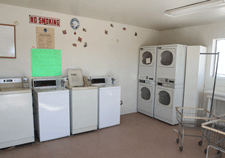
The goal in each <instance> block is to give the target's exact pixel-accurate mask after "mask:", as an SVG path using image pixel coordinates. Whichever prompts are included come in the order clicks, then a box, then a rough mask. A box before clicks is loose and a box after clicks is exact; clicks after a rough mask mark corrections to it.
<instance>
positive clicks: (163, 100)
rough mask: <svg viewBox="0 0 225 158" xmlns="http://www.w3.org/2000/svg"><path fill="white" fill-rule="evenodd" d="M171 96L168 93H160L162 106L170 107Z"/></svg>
mask: <svg viewBox="0 0 225 158" xmlns="http://www.w3.org/2000/svg"><path fill="white" fill-rule="evenodd" d="M170 100H171V97H170V94H169V93H168V92H166V91H160V92H159V103H161V104H162V105H165V106H169V105H170Z"/></svg>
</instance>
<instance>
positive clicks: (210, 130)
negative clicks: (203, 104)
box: [202, 119, 225, 158]
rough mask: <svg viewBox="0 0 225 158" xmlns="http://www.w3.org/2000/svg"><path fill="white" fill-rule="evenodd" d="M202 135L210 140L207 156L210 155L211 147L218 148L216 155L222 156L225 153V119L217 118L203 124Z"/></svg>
mask: <svg viewBox="0 0 225 158" xmlns="http://www.w3.org/2000/svg"><path fill="white" fill-rule="evenodd" d="M202 135H203V136H204V137H205V138H206V139H207V140H208V147H207V149H206V150H205V152H206V153H207V154H206V158H208V156H209V148H210V147H211V148H214V149H216V150H217V154H218V155H217V156H215V157H214V158H216V157H222V155H223V153H225V142H224V140H225V120H224V119H217V120H214V121H209V122H206V123H203V124H202Z"/></svg>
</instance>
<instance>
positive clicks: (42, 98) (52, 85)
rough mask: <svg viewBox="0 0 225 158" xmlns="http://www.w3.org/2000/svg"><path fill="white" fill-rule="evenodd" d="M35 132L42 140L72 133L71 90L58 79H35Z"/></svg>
mask: <svg viewBox="0 0 225 158" xmlns="http://www.w3.org/2000/svg"><path fill="white" fill-rule="evenodd" d="M33 99H34V119H35V132H36V135H37V136H38V137H39V140H40V142H43V141H48V140H52V139H57V138H61V137H66V136H69V135H70V116H69V90H68V89H65V88H59V87H57V84H56V79H54V78H47V79H33Z"/></svg>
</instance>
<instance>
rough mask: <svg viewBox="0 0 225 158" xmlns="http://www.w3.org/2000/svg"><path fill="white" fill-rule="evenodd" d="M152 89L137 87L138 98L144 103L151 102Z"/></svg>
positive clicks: (142, 86)
mask: <svg viewBox="0 0 225 158" xmlns="http://www.w3.org/2000/svg"><path fill="white" fill-rule="evenodd" d="M152 91H153V90H152V88H151V87H148V86H144V85H139V98H140V99H141V100H144V101H152V97H153V93H152Z"/></svg>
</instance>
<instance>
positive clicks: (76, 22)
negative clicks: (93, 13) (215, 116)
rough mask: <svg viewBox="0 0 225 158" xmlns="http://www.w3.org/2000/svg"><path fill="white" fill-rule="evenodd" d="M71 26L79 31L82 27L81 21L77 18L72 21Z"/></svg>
mask: <svg viewBox="0 0 225 158" xmlns="http://www.w3.org/2000/svg"><path fill="white" fill-rule="evenodd" d="M70 26H71V27H72V28H73V29H74V30H76V29H78V28H79V26H80V22H79V20H78V19H77V18H73V19H71V21H70Z"/></svg>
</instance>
